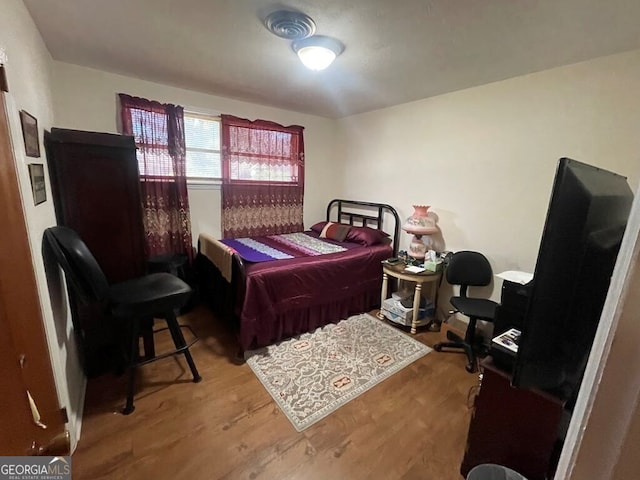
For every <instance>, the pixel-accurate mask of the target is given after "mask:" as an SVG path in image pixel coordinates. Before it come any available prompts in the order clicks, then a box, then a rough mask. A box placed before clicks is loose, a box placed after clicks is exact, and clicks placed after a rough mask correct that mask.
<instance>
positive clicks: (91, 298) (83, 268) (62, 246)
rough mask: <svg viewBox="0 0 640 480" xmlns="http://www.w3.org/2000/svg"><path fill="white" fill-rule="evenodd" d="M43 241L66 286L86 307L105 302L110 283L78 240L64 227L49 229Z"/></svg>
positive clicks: (87, 249)
mask: <svg viewBox="0 0 640 480" xmlns="http://www.w3.org/2000/svg"><path fill="white" fill-rule="evenodd" d="M44 239H45V241H46V242H47V244H48V245H49V246H50V247H51V250H52V251H53V253H54V255H55V257H56V260H57V261H58V264H59V265H60V266H61V267H62V270H63V271H64V273H65V276H66V277H67V284H68V285H69V287H70V288H72V289H73V291H74V292H75V294H76V295H77V296H78V297H79V298H78V299H79V300H80V301H81V302H82V303H85V304H89V303H95V302H100V303H102V302H106V300H107V294H108V292H109V282H108V281H107V277H106V276H105V274H104V272H103V271H102V269H101V268H100V265H98V262H97V261H96V259H95V257H94V256H93V254H92V253H91V252H90V251H89V248H88V247H87V245H86V244H85V243H84V242H83V241H82V239H81V238H80V236H79V235H78V234H77V233H76V232H75V231H74V230H72V229H70V228H67V227H61V226H58V227H50V228H47V229H46V230H45V231H44Z"/></svg>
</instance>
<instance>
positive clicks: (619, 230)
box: [512, 158, 633, 399]
mask: <svg viewBox="0 0 640 480" xmlns="http://www.w3.org/2000/svg"><path fill="white" fill-rule="evenodd" d="M632 201H633V194H632V192H631V189H630V188H629V185H628V184H627V181H626V178H625V177H622V176H620V175H618V174H616V173H613V172H609V171H607V170H603V169H601V168H597V167H593V166H591V165H587V164H584V163H581V162H578V161H575V160H571V159H568V158H562V159H560V161H559V163H558V168H557V170H556V176H555V180H554V183H553V189H552V193H551V200H550V202H549V208H548V210H547V218H546V222H545V226H544V230H543V233H542V240H541V243H540V249H539V251H538V258H537V261H536V266H535V270H534V276H533V286H532V288H531V293H530V296H529V301H528V305H527V309H526V313H525V318H524V322H523V325H522V335H521V338H520V344H519V347H518V354H517V356H516V359H515V365H514V370H513V377H512V384H513V385H514V386H515V387H521V388H537V389H540V390H544V391H548V392H551V393H553V394H555V395H557V396H559V397H560V398H564V399H568V398H569V397H570V396H572V395H573V394H575V393H576V392H577V388H578V387H579V385H580V382H581V380H582V375H583V372H584V368H585V366H586V362H587V359H588V356H589V352H590V351H591V345H592V343H593V340H594V337H595V333H596V330H597V327H598V323H599V320H600V315H601V313H602V307H603V305H604V301H605V297H606V295H607V291H608V289H609V283H610V280H611V275H612V273H613V268H614V265H615V262H616V258H617V255H618V251H619V249H620V244H621V241H622V236H623V234H624V230H625V227H626V224H627V218H628V216H629V210H630V209H631V203H632Z"/></svg>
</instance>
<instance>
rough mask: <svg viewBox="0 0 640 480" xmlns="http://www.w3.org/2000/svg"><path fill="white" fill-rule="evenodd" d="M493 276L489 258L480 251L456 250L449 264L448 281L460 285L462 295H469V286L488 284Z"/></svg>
mask: <svg viewBox="0 0 640 480" xmlns="http://www.w3.org/2000/svg"><path fill="white" fill-rule="evenodd" d="M492 276H493V270H492V269H491V264H490V263H489V260H487V257H485V256H484V255H482V254H481V253H479V252H472V251H469V250H462V251H459V252H456V253H454V254H453V256H452V257H451V259H450V260H449V264H448V265H447V282H449V283H450V284H451V285H460V295H461V296H463V297H466V296H467V287H484V286H487V285H489V284H490V283H491V277H492Z"/></svg>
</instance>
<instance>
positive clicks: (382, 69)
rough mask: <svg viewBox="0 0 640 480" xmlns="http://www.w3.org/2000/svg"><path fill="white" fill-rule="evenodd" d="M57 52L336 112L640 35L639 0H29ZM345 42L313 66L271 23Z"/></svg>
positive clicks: (621, 45)
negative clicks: (297, 20) (300, 15)
mask: <svg viewBox="0 0 640 480" xmlns="http://www.w3.org/2000/svg"><path fill="white" fill-rule="evenodd" d="M24 2H25V4H26V5H27V8H28V9H29V11H30V13H31V15H32V16H33V19H34V21H35V23H36V25H37V26H38V28H39V30H40V33H41V34H42V37H43V38H44V41H45V43H46V45H47V47H48V49H49V51H50V52H51V55H52V56H53V58H54V59H55V60H60V61H62V62H68V63H73V64H77V65H83V66H87V67H92V68H96V69H100V70H105V71H109V72H114V73H119V74H123V75H127V76H130V77H136V78H141V79H146V80H150V81H154V82H157V83H163V84H168V85H173V86H177V87H181V88H185V89H190V90H196V91H200V92H205V93H210V94H214V95H219V96H225V97H231V98H235V99H239V100H245V101H249V102H253V103H259V104H263V105H270V106H274V107H279V108H283V109H288V110H294V111H299V112H304V113H309V114H314V115H320V116H325V117H331V118H339V117H344V116H348V115H352V114H356V113H362V112H367V111H371V110H376V109H380V108H384V107H388V106H391V105H396V104H400V103H405V102H410V101H414V100H418V99H421V98H426V97H431V96H435V95H440V94H443V93H447V92H451V91H455V90H460V89H464V88H469V87H474V86H477V85H482V84H486V83H489V82H494V81H498V80H503V79H505V78H510V77H514V76H518V75H523V74H527V73H532V72H536V71H540V70H546V69H549V68H553V67H557V66H560V65H566V64H570V63H576V62H580V61H583V60H587V59H591V58H595V57H599V56H604V55H610V54H613V53H618V52H623V51H628V50H633V49H637V48H640V28H639V27H638V25H640V1H638V0H607V1H603V0H430V1H429V0H348V1H347V0H301V1H294V0H291V1H289V2H288V3H274V2H273V1H268V0H104V1H87V0H24ZM277 9H288V10H298V11H302V12H304V13H306V14H308V15H310V16H311V17H312V18H313V19H314V21H315V23H316V26H317V30H316V34H321V35H328V36H331V37H335V38H337V39H339V40H340V41H341V42H342V43H344V45H345V50H344V52H343V53H342V55H340V56H339V57H338V58H337V60H336V61H335V62H334V64H333V65H331V66H330V67H329V68H328V69H327V70H324V71H322V72H312V71H310V70H307V69H306V68H305V67H304V66H303V65H302V64H301V63H300V61H299V60H298V59H297V57H296V55H295V53H294V52H293V50H292V49H291V45H290V41H288V40H284V39H282V38H279V37H277V36H275V35H273V34H272V33H270V32H269V31H267V30H266V28H265V27H264V26H263V24H262V19H263V18H264V17H265V16H266V15H267V14H269V13H271V12H272V11H274V10H277Z"/></svg>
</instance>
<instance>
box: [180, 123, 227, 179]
mask: <svg viewBox="0 0 640 480" xmlns="http://www.w3.org/2000/svg"><path fill="white" fill-rule="evenodd" d="M184 136H185V146H186V157H187V178H188V179H189V180H191V181H194V180H195V181H198V180H220V178H221V177H222V171H221V163H220V120H219V119H218V118H217V117H213V116H210V115H202V114H199V113H193V112H184Z"/></svg>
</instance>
